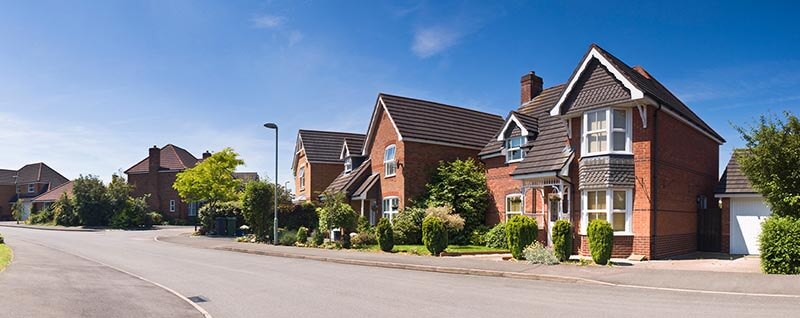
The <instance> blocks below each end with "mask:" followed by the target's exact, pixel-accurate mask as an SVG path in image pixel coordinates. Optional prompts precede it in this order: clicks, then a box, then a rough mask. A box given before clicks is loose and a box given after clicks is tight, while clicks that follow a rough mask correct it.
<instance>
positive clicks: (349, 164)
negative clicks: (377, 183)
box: [344, 157, 353, 173]
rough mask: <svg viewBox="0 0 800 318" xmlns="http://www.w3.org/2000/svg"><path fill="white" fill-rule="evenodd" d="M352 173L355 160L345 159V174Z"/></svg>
mask: <svg viewBox="0 0 800 318" xmlns="http://www.w3.org/2000/svg"><path fill="white" fill-rule="evenodd" d="M350 171H353V158H350V157H347V159H344V172H345V173H350Z"/></svg>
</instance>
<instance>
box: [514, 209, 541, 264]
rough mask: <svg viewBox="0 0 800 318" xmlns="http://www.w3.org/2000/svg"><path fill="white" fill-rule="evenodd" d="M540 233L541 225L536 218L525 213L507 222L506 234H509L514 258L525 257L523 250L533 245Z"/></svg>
mask: <svg viewBox="0 0 800 318" xmlns="http://www.w3.org/2000/svg"><path fill="white" fill-rule="evenodd" d="M538 234H539V226H538V225H537V224H536V220H534V219H532V218H529V217H527V216H524V215H515V216H514V217H513V218H511V220H510V221H508V223H507V224H506V235H507V236H508V248H509V249H511V256H513V257H514V259H523V258H524V257H525V255H524V254H523V253H522V250H523V249H525V247H527V246H528V245H531V243H533V241H535V240H536V236H537V235H538Z"/></svg>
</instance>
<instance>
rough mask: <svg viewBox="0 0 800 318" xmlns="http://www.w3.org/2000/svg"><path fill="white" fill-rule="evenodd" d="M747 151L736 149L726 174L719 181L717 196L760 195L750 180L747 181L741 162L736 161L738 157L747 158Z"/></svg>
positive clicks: (726, 168)
mask: <svg viewBox="0 0 800 318" xmlns="http://www.w3.org/2000/svg"><path fill="white" fill-rule="evenodd" d="M746 155H747V151H746V150H744V149H735V150H734V151H733V154H732V155H731V159H730V161H728V165H727V166H725V172H723V173H722V177H721V178H720V179H719V183H718V184H717V187H716V188H715V189H714V193H716V194H755V193H758V191H756V190H755V189H753V185H752V184H751V183H750V180H748V179H747V176H745V174H744V172H742V169H741V167H740V166H739V162H737V161H736V157H737V156H746Z"/></svg>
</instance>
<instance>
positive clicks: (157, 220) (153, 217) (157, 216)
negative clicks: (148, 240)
mask: <svg viewBox="0 0 800 318" xmlns="http://www.w3.org/2000/svg"><path fill="white" fill-rule="evenodd" d="M147 218H148V219H149V220H150V224H161V223H163V222H164V216H162V215H161V213H158V212H155V211H153V212H150V213H147Z"/></svg>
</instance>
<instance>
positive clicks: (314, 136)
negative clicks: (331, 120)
mask: <svg viewBox="0 0 800 318" xmlns="http://www.w3.org/2000/svg"><path fill="white" fill-rule="evenodd" d="M298 136H299V139H300V140H301V142H302V146H303V149H305V152H306V158H307V159H308V161H309V162H342V161H341V160H339V157H340V155H341V154H342V144H343V143H344V140H345V139H346V138H347V139H348V140H352V141H353V143H354V144H355V145H357V144H358V140H361V144H362V146H363V144H364V141H363V140H364V135H362V134H354V133H344V132H336V131H318V130H304V129H301V130H300V131H299V132H298ZM347 145H348V147H349V146H350V143H349V142H348V144H347ZM350 153H351V154H352V153H354V152H353V149H350Z"/></svg>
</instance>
